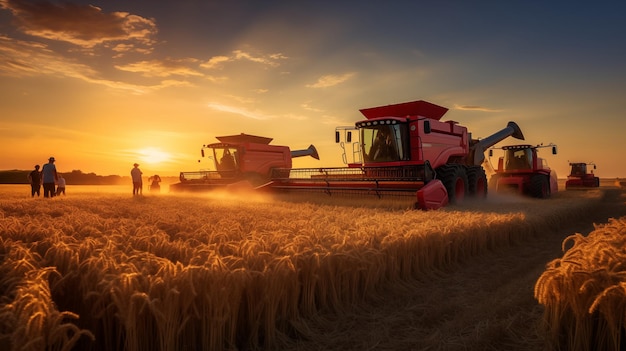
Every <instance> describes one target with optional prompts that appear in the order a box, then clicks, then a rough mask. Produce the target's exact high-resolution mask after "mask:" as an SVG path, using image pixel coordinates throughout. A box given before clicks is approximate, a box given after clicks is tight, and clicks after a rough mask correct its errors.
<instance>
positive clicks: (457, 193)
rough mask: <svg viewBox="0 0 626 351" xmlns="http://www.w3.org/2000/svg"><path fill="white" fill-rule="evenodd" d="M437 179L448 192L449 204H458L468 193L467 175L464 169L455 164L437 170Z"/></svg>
mask: <svg viewBox="0 0 626 351" xmlns="http://www.w3.org/2000/svg"><path fill="white" fill-rule="evenodd" d="M437 178H439V179H440V180H441V182H442V183H443V186H444V187H445V188H446V191H447V192H448V202H449V203H450V204H460V203H461V202H463V199H464V198H465V194H466V193H467V192H468V188H467V184H468V181H467V173H466V172H465V167H464V166H461V165H455V164H447V165H443V166H441V167H439V168H437Z"/></svg>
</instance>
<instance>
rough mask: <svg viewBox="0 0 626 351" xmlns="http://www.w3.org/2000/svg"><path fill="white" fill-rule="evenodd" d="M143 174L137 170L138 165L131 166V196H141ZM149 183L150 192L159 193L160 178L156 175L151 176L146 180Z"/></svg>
mask: <svg viewBox="0 0 626 351" xmlns="http://www.w3.org/2000/svg"><path fill="white" fill-rule="evenodd" d="M142 175H143V172H142V171H141V169H139V164H138V163H135V164H134V165H133V169H131V170H130V177H131V179H132V181H133V196H136V195H142V194H143V180H142V177H141V176H142ZM148 181H149V182H150V191H151V192H154V193H158V192H159V191H161V185H160V184H159V183H161V177H159V175H158V174H155V175H153V176H152V177H150V178H148Z"/></svg>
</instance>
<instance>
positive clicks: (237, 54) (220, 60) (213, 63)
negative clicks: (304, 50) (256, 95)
mask: <svg viewBox="0 0 626 351" xmlns="http://www.w3.org/2000/svg"><path fill="white" fill-rule="evenodd" d="M285 59H287V56H285V55H283V54H280V53H278V54H269V55H260V56H255V55H253V54H251V53H249V52H245V51H243V50H234V51H233V52H232V55H230V56H214V57H212V58H210V59H209V60H208V61H206V62H204V63H202V64H201V65H200V67H202V68H206V69H215V68H220V67H221V66H222V65H223V64H225V63H228V62H235V61H250V62H255V63H259V64H262V65H264V66H270V67H277V66H279V65H280V64H279V62H278V61H280V60H285Z"/></svg>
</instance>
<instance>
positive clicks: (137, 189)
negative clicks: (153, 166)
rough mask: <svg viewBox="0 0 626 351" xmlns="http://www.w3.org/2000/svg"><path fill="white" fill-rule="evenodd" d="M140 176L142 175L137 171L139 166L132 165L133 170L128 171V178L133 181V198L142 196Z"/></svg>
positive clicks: (136, 164)
mask: <svg viewBox="0 0 626 351" xmlns="http://www.w3.org/2000/svg"><path fill="white" fill-rule="evenodd" d="M142 174H143V173H142V172H141V170H140V169H139V164H138V163H135V164H134V165H133V169H131V170H130V176H131V177H132V179H133V196H134V195H142V194H143V181H142V180H141V175H142Z"/></svg>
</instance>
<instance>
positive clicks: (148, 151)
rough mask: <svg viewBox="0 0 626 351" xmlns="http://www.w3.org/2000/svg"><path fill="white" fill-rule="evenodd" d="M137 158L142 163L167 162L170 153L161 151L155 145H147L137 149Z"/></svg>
mask: <svg viewBox="0 0 626 351" xmlns="http://www.w3.org/2000/svg"><path fill="white" fill-rule="evenodd" d="M137 154H138V156H139V159H140V160H141V161H142V162H143V163H148V164H157V163H162V162H167V161H169V160H170V158H171V155H170V154H169V153H167V152H165V151H162V150H161V149H159V148H156V147H147V148H144V149H141V150H139V151H137Z"/></svg>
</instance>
